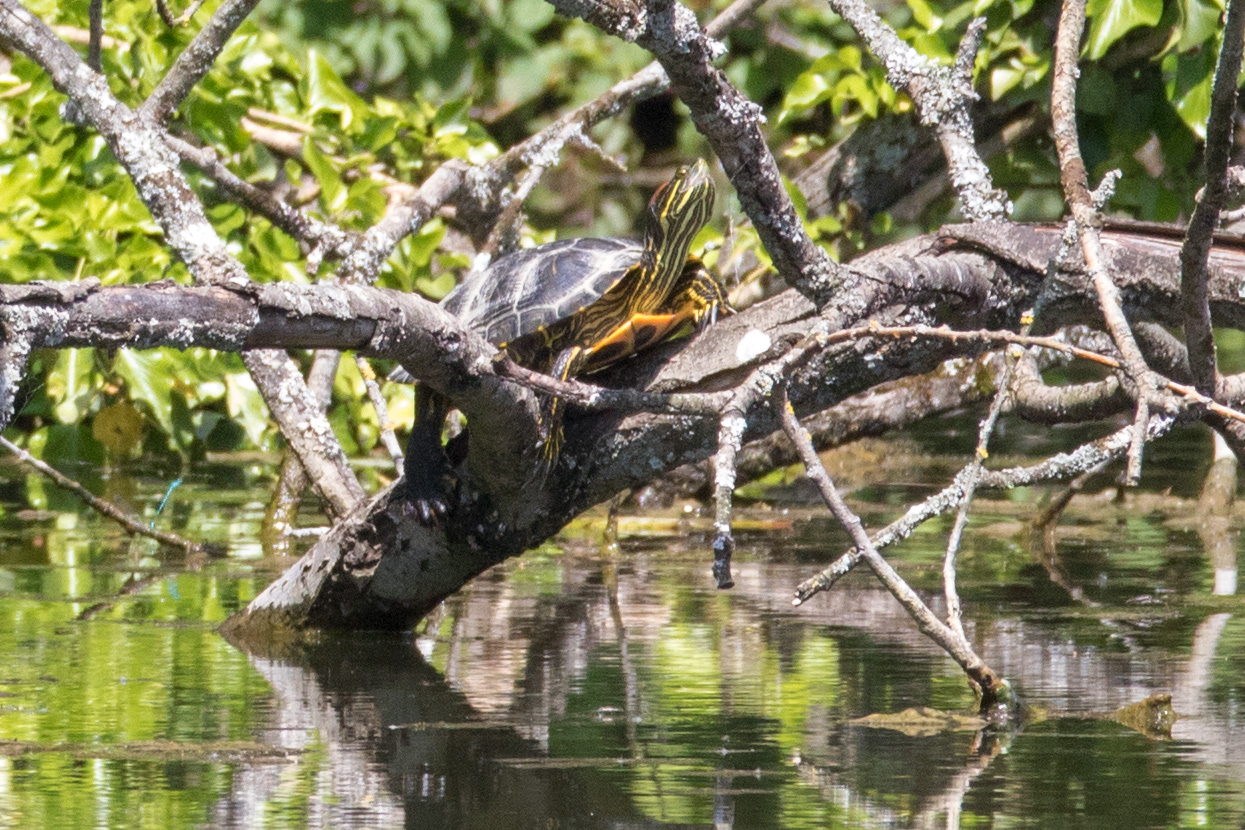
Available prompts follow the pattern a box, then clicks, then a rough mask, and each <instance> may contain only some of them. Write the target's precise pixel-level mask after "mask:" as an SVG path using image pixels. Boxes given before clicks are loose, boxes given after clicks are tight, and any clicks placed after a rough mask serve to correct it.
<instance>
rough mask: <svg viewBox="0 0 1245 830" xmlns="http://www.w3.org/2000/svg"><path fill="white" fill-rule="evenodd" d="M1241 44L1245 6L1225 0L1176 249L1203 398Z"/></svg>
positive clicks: (1212, 368) (1192, 362)
mask: <svg viewBox="0 0 1245 830" xmlns="http://www.w3.org/2000/svg"><path fill="white" fill-rule="evenodd" d="M1243 40H1245V0H1230V2H1229V3H1228V13H1227V22H1226V23H1225V25H1224V30H1223V48H1222V49H1221V50H1220V52H1219V61H1218V65H1217V66H1216V67H1215V78H1214V84H1213V87H1212V90H1211V97H1210V118H1209V120H1208V121H1207V124H1206V185H1205V186H1204V187H1203V188H1202V192H1201V193H1200V194H1199V195H1198V199H1197V204H1196V205H1195V206H1194V208H1193V216H1192V217H1191V218H1190V219H1189V229H1188V232H1187V233H1186V235H1185V240H1184V244H1183V245H1182V246H1181V247H1180V302H1181V307H1182V310H1183V311H1184V339H1185V346H1186V348H1187V349H1188V350H1189V368H1190V369H1191V370H1192V371H1193V385H1194V386H1196V387H1197V390H1198V391H1199V392H1201V393H1202V394H1204V395H1211V396H1213V395H1215V394H1216V391H1217V389H1218V385H1219V369H1218V366H1217V363H1216V359H1215V332H1214V330H1213V329H1212V327H1211V326H1212V324H1211V319H1210V290H1209V287H1208V283H1209V281H1210V275H1209V274H1208V273H1207V269H1206V262H1207V259H1208V258H1209V256H1210V247H1211V244H1212V243H1213V242H1214V238H1213V237H1214V233H1215V228H1216V227H1217V226H1218V224H1219V211H1220V210H1221V209H1222V208H1223V205H1224V202H1225V200H1226V199H1227V193H1228V187H1227V170H1228V160H1229V155H1230V154H1231V152H1232V125H1233V121H1234V120H1235V116H1236V96H1237V81H1238V79H1239V77H1240V74H1241V52H1242V45H1243V44H1242V41H1243Z"/></svg>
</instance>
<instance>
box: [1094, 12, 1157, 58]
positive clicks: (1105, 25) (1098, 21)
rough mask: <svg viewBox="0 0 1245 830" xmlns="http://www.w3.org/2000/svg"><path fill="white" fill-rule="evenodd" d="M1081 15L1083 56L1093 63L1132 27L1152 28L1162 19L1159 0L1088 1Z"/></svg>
mask: <svg viewBox="0 0 1245 830" xmlns="http://www.w3.org/2000/svg"><path fill="white" fill-rule="evenodd" d="M1085 14H1086V16H1087V17H1088V19H1089V35H1088V37H1087V38H1086V40H1085V47H1084V53H1085V57H1087V58H1089V59H1091V60H1097V59H1099V58H1101V57H1102V56H1103V55H1105V54H1106V53H1107V50H1108V49H1110V48H1111V47H1112V45H1114V44H1115V42H1116V41H1117V40H1119V39H1120V38H1122V37H1124V35H1126V34H1128V33H1129V32H1130V31H1132V30H1133V29H1135V28H1136V27H1138V26H1154V25H1156V24H1157V23H1158V22H1159V18H1161V17H1162V16H1163V0H1089V2H1088V5H1087V6H1086V8H1085Z"/></svg>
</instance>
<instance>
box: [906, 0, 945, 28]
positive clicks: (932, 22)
mask: <svg viewBox="0 0 1245 830" xmlns="http://www.w3.org/2000/svg"><path fill="white" fill-rule="evenodd" d="M908 8H909V9H911V10H912V19H913V20H915V21H916V22H917V25H918V26H921V27H922V28H924V29H925V31H927V32H931V33H932V32H936V31H938V30H939V29H941V28H942V22H943V21H942V17H941V16H940V15H939V14H938V13H937V12H935V11H934V7H933V6H931V5H930V4H929V3H927V2H926V0H908Z"/></svg>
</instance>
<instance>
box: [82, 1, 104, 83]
mask: <svg viewBox="0 0 1245 830" xmlns="http://www.w3.org/2000/svg"><path fill="white" fill-rule="evenodd" d="M86 13H87V20H89V21H90V26H91V29H90V31H91V40H90V43H89V44H88V45H87V48H86V65H87V66H89V67H91V68H92V69H94V70H95V71H96V72H99V71H101V68H102V66H103V64H102V62H101V59H100V44H101V43H103V40H104V0H91V3H90V5H88V6H87V12H86Z"/></svg>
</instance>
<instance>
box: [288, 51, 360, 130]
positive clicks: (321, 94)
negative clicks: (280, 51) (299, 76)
mask: <svg viewBox="0 0 1245 830" xmlns="http://www.w3.org/2000/svg"><path fill="white" fill-rule="evenodd" d="M303 83H304V90H303V92H304V96H305V97H306V99H307V104H308V106H309V107H310V110H311V114H312V115H316V114H318V113H321V112H332V113H336V114H337V115H338V117H339V118H340V121H341V128H342V129H343V130H345V129H348V128H349V127H350V126H351V124H354V123H357V122H362V121H364V120H365V119H366V117H367V114H368V113H367V110H368V107H367V105H366V104H365V103H363V99H361V98H360V97H359V96H358V95H355V94H354V93H353V92H351V91H350V88H349V87H347V86H346V84H345V82H343V81H342V79H341V76H339V75H338V74H337V73H336V72H335V71H333V67H332V65H330V64H329V62H328V61H327V60H325V59H324V57H323V56H322V55H320V54H319V53H318V52H317V51H316V50H315V49H312V50H311V52H310V53H309V54H308V57H307V77H306V78H304V79H303Z"/></svg>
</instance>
